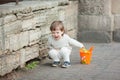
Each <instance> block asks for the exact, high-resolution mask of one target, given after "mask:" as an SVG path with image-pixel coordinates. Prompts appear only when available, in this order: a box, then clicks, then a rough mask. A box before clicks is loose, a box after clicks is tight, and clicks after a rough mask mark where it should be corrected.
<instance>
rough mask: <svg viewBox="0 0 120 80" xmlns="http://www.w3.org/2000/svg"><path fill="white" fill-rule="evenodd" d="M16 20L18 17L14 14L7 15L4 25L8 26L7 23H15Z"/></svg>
mask: <svg viewBox="0 0 120 80" xmlns="http://www.w3.org/2000/svg"><path fill="white" fill-rule="evenodd" d="M15 20H17V18H16V16H15V15H14V14H10V15H6V16H5V17H4V22H3V24H7V23H10V22H13V21H15Z"/></svg>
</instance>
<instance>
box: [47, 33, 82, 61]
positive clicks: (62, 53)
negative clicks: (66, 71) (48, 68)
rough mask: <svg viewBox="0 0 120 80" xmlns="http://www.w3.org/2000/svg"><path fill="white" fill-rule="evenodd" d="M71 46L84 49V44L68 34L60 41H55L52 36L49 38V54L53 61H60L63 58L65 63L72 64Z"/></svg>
mask: <svg viewBox="0 0 120 80" xmlns="http://www.w3.org/2000/svg"><path fill="white" fill-rule="evenodd" d="M71 45H74V46H76V47H79V48H82V47H84V45H83V44H82V43H80V42H78V41H77V40H75V39H72V38H70V37H69V36H68V35H67V34H64V35H63V36H62V38H60V39H59V40H55V39H54V38H53V37H52V35H51V36H50V37H49V38H48V46H49V48H50V51H49V52H48V54H49V56H50V57H51V58H52V59H53V61H60V58H63V60H64V61H68V62H70V54H71V50H72V47H71Z"/></svg>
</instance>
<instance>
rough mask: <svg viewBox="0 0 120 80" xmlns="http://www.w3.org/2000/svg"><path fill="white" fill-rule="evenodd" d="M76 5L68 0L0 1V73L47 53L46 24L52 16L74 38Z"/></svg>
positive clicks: (47, 33)
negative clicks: (62, 23)
mask: <svg viewBox="0 0 120 80" xmlns="http://www.w3.org/2000/svg"><path fill="white" fill-rule="evenodd" d="M77 5H78V2H77V1H68V0H55V1H50V0H48V1H45V0H41V1H39V0H36V1H21V2H19V4H18V5H15V3H7V4H3V5H0V75H1V76H3V75H5V74H6V73H9V72H11V71H12V70H13V69H16V68H17V67H18V66H21V67H23V66H24V64H25V63H26V62H27V61H29V60H31V59H33V58H36V57H39V58H40V59H42V58H43V57H45V56H46V55H47V37H48V35H49V34H50V30H49V26H50V24H51V23H52V22H53V21H54V20H62V21H63V22H64V25H65V28H66V31H67V33H68V34H70V36H71V37H74V38H76V34H77V33H76V28H77V14H78V11H77Z"/></svg>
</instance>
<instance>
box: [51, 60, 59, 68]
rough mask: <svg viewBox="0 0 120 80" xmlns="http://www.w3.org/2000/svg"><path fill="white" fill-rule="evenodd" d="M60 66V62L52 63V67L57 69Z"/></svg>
mask: <svg viewBox="0 0 120 80" xmlns="http://www.w3.org/2000/svg"><path fill="white" fill-rule="evenodd" d="M59 65H60V61H54V62H53V64H52V67H57V66H59Z"/></svg>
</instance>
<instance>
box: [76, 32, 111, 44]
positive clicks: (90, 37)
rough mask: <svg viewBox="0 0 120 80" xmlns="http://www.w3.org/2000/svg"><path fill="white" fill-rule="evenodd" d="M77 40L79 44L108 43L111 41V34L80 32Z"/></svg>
mask: <svg viewBox="0 0 120 80" xmlns="http://www.w3.org/2000/svg"><path fill="white" fill-rule="evenodd" d="M77 39H78V40H79V41H81V42H93V43H109V42H111V41H112V32H106V31H80V32H79V33H78V35H77Z"/></svg>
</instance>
